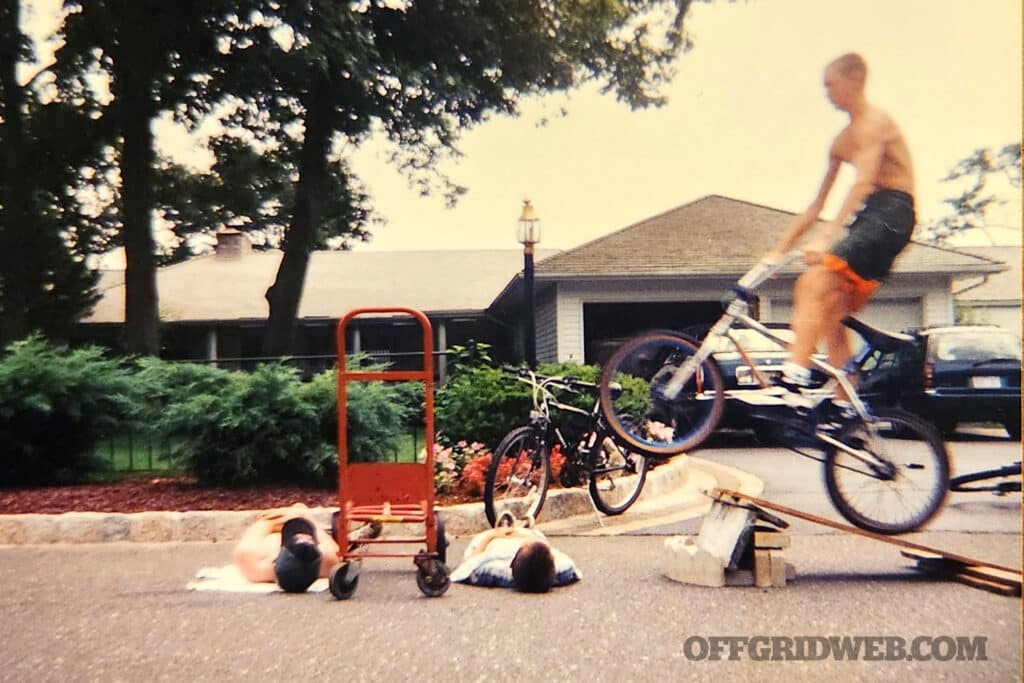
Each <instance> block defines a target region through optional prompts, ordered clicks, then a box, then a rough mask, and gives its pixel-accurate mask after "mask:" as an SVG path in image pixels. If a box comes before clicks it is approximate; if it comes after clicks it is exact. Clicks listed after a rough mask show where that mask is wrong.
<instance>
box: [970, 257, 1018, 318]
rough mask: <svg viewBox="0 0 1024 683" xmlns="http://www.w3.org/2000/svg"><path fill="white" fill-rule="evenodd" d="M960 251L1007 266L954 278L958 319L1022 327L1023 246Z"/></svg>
mask: <svg viewBox="0 0 1024 683" xmlns="http://www.w3.org/2000/svg"><path fill="white" fill-rule="evenodd" d="M961 251H965V252H967V253H969V254H972V255H974V256H979V257H981V258H986V259H989V260H992V261H999V262H1001V263H1003V264H1005V265H1006V270H1004V271H1002V272H1001V273H985V274H983V275H976V276H973V277H965V278H957V279H956V280H954V282H953V299H954V300H955V301H956V308H957V322H961V323H974V324H991V325H999V326H1000V327H1005V328H1006V329H1009V330H1020V329H1021V316H1020V296H1021V291H1020V289H1021V287H1020V284H1021V248H1020V246H1019V245H1017V246H1007V247H970V248H966V247H965V248H962V249H961Z"/></svg>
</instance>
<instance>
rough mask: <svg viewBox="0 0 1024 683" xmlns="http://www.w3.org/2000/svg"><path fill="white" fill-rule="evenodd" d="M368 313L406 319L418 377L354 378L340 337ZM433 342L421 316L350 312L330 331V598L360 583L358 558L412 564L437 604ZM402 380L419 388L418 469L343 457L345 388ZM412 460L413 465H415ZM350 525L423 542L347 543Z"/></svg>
mask: <svg viewBox="0 0 1024 683" xmlns="http://www.w3.org/2000/svg"><path fill="white" fill-rule="evenodd" d="M367 314H404V315H408V316H411V317H413V318H414V319H415V320H416V321H417V322H418V323H419V326H420V331H421V333H422V335H423V364H422V367H421V369H419V370H378V371H361V370H359V369H350V368H349V367H348V364H347V362H346V359H347V353H346V347H345V331H346V327H347V325H348V323H349V322H350V321H351V320H352V319H353V318H356V317H357V316H361V315H367ZM433 348H434V338H433V330H432V328H431V325H430V321H429V320H428V319H427V316H426V315H424V314H423V313H422V312H420V311H417V310H415V309H412V308H402V307H390V308H388V307H386V308H358V309H355V310H352V311H349V312H348V313H347V314H345V317H343V318H342V319H341V320H339V321H338V327H337V352H338V498H339V502H338V518H337V523H336V524H335V525H334V527H335V541H337V543H338V560H339V563H338V564H337V565H336V566H335V567H334V569H333V570H332V571H331V574H330V577H329V582H328V586H329V588H330V591H331V594H332V595H333V596H334V597H335V598H337V599H339V600H345V599H348V598H350V597H352V594H353V593H354V592H355V590H356V586H357V585H358V583H359V572H360V569H361V567H362V560H363V559H365V558H386V557H412V558H413V563H414V564H415V565H416V569H417V572H416V584H417V585H418V586H419V588H420V590H421V591H423V593H424V595H427V596H429V597H438V596H440V595H443V594H444V593H445V591H447V590H448V586H449V585H450V584H451V581H450V580H449V578H448V567H447V566H446V565H445V546H446V545H447V541H446V539H445V537H444V525H443V524H442V523H441V520H440V518H439V517H438V516H437V514H436V513H435V511H434V354H433ZM378 381H405V382H422V383H423V399H424V417H425V423H426V426H425V432H424V442H425V446H426V447H425V449H424V450H425V452H426V457H425V458H423V462H411V463H381V462H352V461H351V460H350V458H349V452H348V420H347V415H348V385H349V383H350V382H378ZM417 460H419V459H418V458H417ZM351 522H376V523H378V524H381V525H385V524H400V523H405V524H414V525H415V524H422V525H423V535H422V536H419V535H417V536H405V537H389V536H387V535H384V534H381V535H380V536H379V537H377V538H364V539H360V540H359V541H358V543H357V544H353V545H350V544H349V540H348V539H349V525H350V523H351ZM423 543H425V544H426V549H425V550H420V551H418V552H415V553H397V552H375V551H372V550H370V548H371V547H373V545H375V544H406V545H408V544H423Z"/></svg>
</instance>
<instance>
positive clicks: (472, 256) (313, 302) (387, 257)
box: [82, 249, 555, 323]
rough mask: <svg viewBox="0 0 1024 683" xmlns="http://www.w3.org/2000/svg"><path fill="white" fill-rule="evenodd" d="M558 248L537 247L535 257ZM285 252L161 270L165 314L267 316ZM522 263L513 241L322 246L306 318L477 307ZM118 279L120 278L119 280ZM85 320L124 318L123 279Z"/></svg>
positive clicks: (182, 317) (309, 283)
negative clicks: (386, 247) (444, 247)
mask: <svg viewBox="0 0 1024 683" xmlns="http://www.w3.org/2000/svg"><path fill="white" fill-rule="evenodd" d="M553 253H555V252H553V251H551V250H548V251H540V252H538V257H540V258H542V257H543V256H545V255H550V254H553ZM280 260H281V252H279V251H269V252H257V253H251V254H246V255H244V256H241V257H237V258H223V257H218V256H214V255H210V256H202V257H198V258H194V259H191V260H189V261H186V262H184V263H179V264H176V265H173V266H168V267H166V268H161V269H160V270H159V272H158V273H157V288H158V292H159V297H160V317H161V319H162V320H165V321H200V320H237V319H243V320H244V319H266V317H267V302H266V299H265V298H264V294H265V293H266V291H267V288H268V287H269V286H270V285H271V284H272V283H273V281H274V277H275V276H276V273H277V267H278V264H279V263H280ZM522 267H523V252H522V251H520V250H516V249H500V250H465V251H455V250H453V251H422V252H418V251H408V252H358V251H356V252H350V251H344V252H341V251H318V252H315V253H314V254H313V255H312V257H311V258H310V262H309V271H308V272H307V275H306V286H305V290H304V292H303V296H302V302H301V305H300V308H299V317H302V318H315V317H324V318H338V317H341V316H342V315H344V314H345V313H346V312H347V311H349V310H352V309H354V308H359V307H365V306H408V307H412V308H416V309H419V310H421V311H424V312H427V313H432V314H458V313H479V312H480V311H483V310H485V309H486V308H487V306H488V304H490V303H491V300H492V299H493V298H494V294H495V292H498V291H500V290H501V288H502V287H503V286H504V285H505V283H507V282H508V281H509V279H510V278H512V277H513V276H514V275H515V274H516V273H517V272H518V271H520V270H521V269H522ZM114 282H116V280H114ZM103 295H104V296H103V299H101V300H100V302H99V303H98V304H97V305H96V309H95V311H94V312H93V314H92V315H91V316H89V317H87V318H85V319H84V320H83V321H82V322H85V323H120V322H123V321H124V286H123V285H119V284H115V285H114V286H112V287H109V288H108V289H106V290H105V291H104V292H103Z"/></svg>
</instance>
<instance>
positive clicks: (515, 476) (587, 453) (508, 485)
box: [484, 367, 647, 526]
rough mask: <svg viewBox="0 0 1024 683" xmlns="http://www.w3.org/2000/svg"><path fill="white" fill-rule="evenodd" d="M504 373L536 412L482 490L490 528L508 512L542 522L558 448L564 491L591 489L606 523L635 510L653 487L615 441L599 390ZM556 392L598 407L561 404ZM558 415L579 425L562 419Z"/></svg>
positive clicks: (514, 435)
mask: <svg viewBox="0 0 1024 683" xmlns="http://www.w3.org/2000/svg"><path fill="white" fill-rule="evenodd" d="M502 369H503V370H504V371H506V372H509V373H511V374H514V375H515V377H516V379H517V380H519V381H520V382H524V383H525V384H527V385H529V386H530V388H531V389H532V395H533V410H531V411H530V420H529V423H528V424H526V425H523V426H521V427H516V428H515V429H513V430H512V431H510V432H509V433H508V434H506V435H505V437H504V438H503V439H502V440H501V442H500V443H499V444H498V446H497V448H495V449H494V455H493V457H492V459H491V465H490V467H489V468H488V470H487V480H486V484H485V486H484V512H485V513H486V515H487V521H489V522H490V523H491V526H494V525H495V524H496V523H497V519H498V517H499V516H500V515H501V513H502V512H504V511H506V510H507V511H509V512H512V513H513V516H515V517H518V518H523V517H533V518H534V519H536V518H537V517H539V516H540V512H541V509H542V508H543V507H544V501H545V499H546V498H547V492H548V485H549V483H550V481H551V454H552V451H553V450H554V449H555V448H556V447H557V448H558V449H559V450H560V451H561V453H562V455H563V456H564V458H565V460H564V461H563V463H562V469H561V472H560V474H559V479H560V483H561V484H562V486H565V487H567V488H568V487H572V486H582V485H583V484H589V490H590V499H591V501H593V504H594V507H596V508H597V509H598V510H600V511H601V512H603V513H604V514H606V515H618V514H622V513H623V512H625V511H626V510H627V509H628V508H629V506H631V505H632V504H633V503H634V502H636V499H637V498H638V497H639V496H640V492H641V491H642V490H643V488H644V482H645V481H646V479H647V458H645V457H643V456H642V455H640V454H638V453H635V452H633V451H632V450H631V449H629V448H628V447H626V446H624V445H623V444H622V443H621V442H619V441H617V440H616V439H615V438H614V435H613V434H612V432H611V431H610V430H609V429H608V427H607V425H606V424H605V421H604V418H603V417H602V416H601V413H600V410H599V409H598V404H597V399H596V394H597V389H598V387H597V385H596V384H592V383H590V382H584V381H582V380H578V379H575V378H573V377H548V376H545V375H540V374H537V373H535V372H533V371H531V370H525V369H518V368H508V367H505V368H502ZM614 390H615V391H618V389H614ZM556 391H562V392H569V393H587V394H590V395H591V396H595V399H594V405H593V407H592V408H591V409H590V410H584V409H582V408H579V407H577V406H574V405H572V404H571V403H566V402H563V401H562V400H560V399H559V398H558V396H557V395H556V393H555V392H556ZM552 410H558V411H559V412H560V413H561V414H562V416H563V417H571V418H575V419H573V420H567V419H556V418H555V417H553V416H552Z"/></svg>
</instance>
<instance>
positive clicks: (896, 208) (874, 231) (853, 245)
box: [830, 190, 916, 280]
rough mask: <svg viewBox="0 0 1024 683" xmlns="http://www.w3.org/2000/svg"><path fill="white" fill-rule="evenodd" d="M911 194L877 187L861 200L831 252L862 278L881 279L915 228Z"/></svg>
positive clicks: (887, 272) (908, 240)
mask: <svg viewBox="0 0 1024 683" xmlns="http://www.w3.org/2000/svg"><path fill="white" fill-rule="evenodd" d="M915 220H916V218H915V216H914V198H913V197H911V196H910V195H909V194H907V193H906V192H902V191H900V190H878V191H877V192H874V193H872V194H871V195H869V196H868V198H867V199H866V200H865V201H864V208H862V209H861V210H860V211H858V212H857V215H856V216H855V217H854V219H853V222H852V223H850V227H849V231H848V232H847V233H846V235H845V236H844V237H843V238H842V239H840V240H839V241H838V242H836V243H835V244H833V245H832V249H831V250H830V251H831V253H832V254H833V255H834V256H836V257H838V258H840V259H842V260H843V261H845V262H846V263H847V264H849V266H850V269H851V270H853V272H854V273H856V274H857V275H859V276H860V277H861V278H863V279H865V280H881V279H883V278H884V277H885V276H886V275H888V274H889V269H890V268H891V267H892V263H893V261H895V260H896V257H897V256H898V255H899V253H900V252H901V251H903V249H904V248H905V247H906V246H907V243H908V242H910V235H911V233H912V232H913V231H914V222H915Z"/></svg>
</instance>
